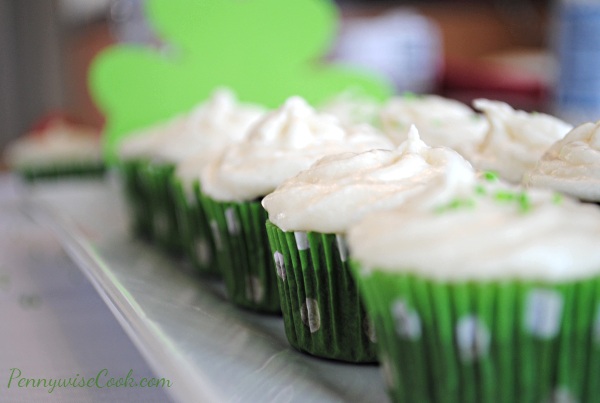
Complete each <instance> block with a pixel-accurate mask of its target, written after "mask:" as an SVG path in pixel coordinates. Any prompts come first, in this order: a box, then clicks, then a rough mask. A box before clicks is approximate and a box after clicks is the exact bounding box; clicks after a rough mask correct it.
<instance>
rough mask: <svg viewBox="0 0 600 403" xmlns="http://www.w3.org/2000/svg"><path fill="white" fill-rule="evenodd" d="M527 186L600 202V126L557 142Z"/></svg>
mask: <svg viewBox="0 0 600 403" xmlns="http://www.w3.org/2000/svg"><path fill="white" fill-rule="evenodd" d="M524 183H525V184H526V185H531V186H540V187H547V188H550V189H554V190H557V191H560V192H564V193H566V194H569V195H571V196H574V197H577V198H579V199H582V200H589V201H595V202H598V201H600V122H596V123H584V124H582V125H580V126H577V127H576V128H575V129H573V130H572V131H570V132H569V133H568V134H567V135H566V136H565V138H564V139H562V140H560V141H558V142H556V143H555V144H554V145H553V146H552V147H550V149H549V150H548V151H547V152H546V153H545V154H544V156H543V157H542V159H541V160H540V161H538V163H537V165H536V166H535V168H534V169H533V170H532V171H531V172H529V173H527V174H526V175H525V177H524Z"/></svg>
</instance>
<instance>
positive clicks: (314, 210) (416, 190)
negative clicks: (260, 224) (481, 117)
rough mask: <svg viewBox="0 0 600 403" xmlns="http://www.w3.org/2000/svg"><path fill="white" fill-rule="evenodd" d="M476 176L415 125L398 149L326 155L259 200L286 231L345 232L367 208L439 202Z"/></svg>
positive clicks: (448, 197)
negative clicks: (427, 141)
mask: <svg viewBox="0 0 600 403" xmlns="http://www.w3.org/2000/svg"><path fill="white" fill-rule="evenodd" d="M475 180H476V174H475V171H474V170H473V168H472V167H471V165H470V164H469V163H468V162H467V161H466V160H465V159H464V158H463V157H461V156H460V155H459V154H458V153H456V152H455V151H454V150H452V149H450V148H445V147H437V148H432V147H429V146H427V145H426V144H425V143H424V142H423V141H421V139H420V138H419V134H418V132H417V129H416V128H415V127H414V126H413V127H412V128H411V129H410V132H409V134H408V139H407V140H406V141H405V142H404V143H402V144H401V145H400V146H399V147H398V148H397V149H396V150H371V151H366V152H363V153H359V154H356V153H343V154H336V155H332V156H328V157H324V158H323V159H321V160H319V161H318V162H317V163H315V164H314V165H312V166H311V167H310V168H309V169H307V170H305V171H302V172H301V173H299V174H298V175H296V176H294V177H293V178H290V179H288V180H287V181H285V182H284V183H282V184H281V185H280V186H279V187H278V188H277V189H276V190H275V191H274V192H273V193H271V194H269V195H268V196H266V197H265V198H264V199H263V201H262V203H263V206H264V207H265V209H266V210H267V212H268V213H269V220H270V221H271V222H273V223H274V224H275V225H277V226H278V227H279V228H281V229H282V230H284V231H292V230H293V231H316V232H322V233H344V232H346V230H347V228H348V227H349V226H350V225H352V223H354V222H356V221H358V220H359V219H360V218H362V217H363V216H364V215H365V214H367V213H369V212H373V211H377V210H382V209H390V208H394V207H398V206H402V205H408V206H410V207H407V208H427V207H431V206H433V205H437V204H441V203H444V202H445V201H449V200H450V199H451V198H453V197H456V195H457V193H460V192H461V191H466V190H467V189H468V190H471V189H472V187H473V184H474V183H475Z"/></svg>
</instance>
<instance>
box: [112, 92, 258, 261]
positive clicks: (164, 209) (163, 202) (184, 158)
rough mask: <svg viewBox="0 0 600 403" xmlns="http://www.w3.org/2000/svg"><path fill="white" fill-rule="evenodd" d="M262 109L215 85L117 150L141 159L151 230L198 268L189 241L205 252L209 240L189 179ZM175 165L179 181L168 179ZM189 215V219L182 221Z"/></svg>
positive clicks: (241, 133) (238, 135)
mask: <svg viewBox="0 0 600 403" xmlns="http://www.w3.org/2000/svg"><path fill="white" fill-rule="evenodd" d="M262 113H263V110H262V109H261V108H258V107H256V106H253V105H243V104H238V103H237V101H236V99H235V95H234V94H233V93H232V92H231V91H229V90H225V89H219V90H217V91H215V93H214V94H213V95H212V97H211V98H210V99H209V100H208V101H206V102H205V103H203V104H201V105H199V106H197V107H196V108H195V109H194V110H192V111H191V112H190V113H188V114H185V115H181V116H178V117H176V118H174V119H172V120H171V121H169V122H167V123H165V124H162V125H160V126H158V127H157V128H152V129H151V131H150V134H149V135H147V134H146V135H145V136H141V137H140V136H136V137H134V138H133V139H132V140H130V141H129V142H125V143H124V144H123V148H122V153H121V154H122V155H123V154H124V155H125V159H126V160H132V158H130V157H129V156H130V155H131V151H130V150H131V149H133V150H134V151H135V155H137V156H139V155H141V156H142V160H144V161H145V163H143V164H142V168H141V170H139V172H140V173H141V176H142V178H141V183H142V187H144V188H145V193H146V194H147V195H148V196H149V200H150V202H151V205H152V208H151V213H152V214H151V217H152V222H153V230H152V233H153V236H154V237H155V238H156V239H157V240H158V242H159V243H160V244H161V245H163V246H164V247H165V249H166V250H168V251H171V252H180V251H181V250H183V249H186V248H187V251H188V252H189V253H190V256H191V257H192V258H193V261H194V262H196V263H198V264H202V268H206V267H208V266H209V264H210V261H209V259H200V260H198V259H196V258H197V257H199V255H198V254H197V251H198V250H200V249H198V248H196V247H195V245H198V244H204V245H205V247H204V248H203V249H201V250H202V251H203V253H202V256H203V257H205V258H206V257H207V256H210V250H211V246H210V241H209V240H208V238H207V237H206V234H204V231H203V230H202V229H201V228H200V227H201V226H202V224H200V223H201V222H204V221H205V220H204V219H203V218H202V216H201V212H199V211H198V210H199V207H198V206H199V204H198V202H197V201H196V198H195V196H194V190H193V186H195V185H194V183H193V182H194V181H197V179H198V177H199V173H200V170H201V169H202V167H203V166H204V164H205V163H206V161H207V160H208V159H210V158H212V157H214V156H216V155H217V154H218V153H219V152H220V151H222V149H223V148H224V147H226V146H227V145H230V144H233V143H235V142H237V141H239V140H240V139H241V138H243V136H244V134H245V133H246V131H247V129H248V127H249V126H251V125H252V124H253V123H254V122H256V121H257V120H258V119H259V118H260V117H261V115H262ZM144 137H145V138H144ZM133 160H135V158H134V159H133ZM176 170H177V171H178V176H177V177H181V180H182V181H183V183H179V182H178V181H177V180H174V174H175V171H176ZM184 191H185V193H184ZM178 211H179V212H178ZM189 220H193V221H192V222H191V223H190V225H187V224H188V222H189ZM196 224H198V225H196ZM201 232H202V235H200V233H201Z"/></svg>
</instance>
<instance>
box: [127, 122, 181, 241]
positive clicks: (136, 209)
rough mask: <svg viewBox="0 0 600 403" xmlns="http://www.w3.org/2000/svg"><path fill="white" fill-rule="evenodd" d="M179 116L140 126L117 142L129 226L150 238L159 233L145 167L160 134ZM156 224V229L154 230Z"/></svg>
mask: <svg viewBox="0 0 600 403" xmlns="http://www.w3.org/2000/svg"><path fill="white" fill-rule="evenodd" d="M180 121H181V119H174V120H171V121H168V122H164V123H161V124H159V125H155V126H152V127H150V128H147V129H144V130H140V131H138V132H136V133H133V134H131V135H130V136H129V137H127V138H125V139H124V140H122V141H121V143H120V144H119V149H118V156H119V162H118V166H119V170H120V172H121V177H122V180H123V188H124V192H125V196H126V201H127V205H128V207H129V216H130V218H131V220H130V221H131V228H132V230H133V233H134V234H135V235H137V236H140V237H143V238H147V239H152V238H153V237H154V234H158V233H159V229H158V228H160V227H165V225H166V224H164V223H162V224H161V223H159V222H158V221H159V220H158V219H155V217H158V215H157V214H154V210H153V203H152V196H153V194H154V186H153V183H152V181H151V180H149V178H147V175H145V173H146V170H147V169H146V168H147V166H148V164H149V163H150V161H151V157H150V154H151V152H152V150H153V149H154V148H155V147H156V146H155V144H158V143H160V141H161V139H162V138H163V137H166V136H168V133H170V132H171V130H175V129H176V128H178V127H180ZM155 228H156V230H155Z"/></svg>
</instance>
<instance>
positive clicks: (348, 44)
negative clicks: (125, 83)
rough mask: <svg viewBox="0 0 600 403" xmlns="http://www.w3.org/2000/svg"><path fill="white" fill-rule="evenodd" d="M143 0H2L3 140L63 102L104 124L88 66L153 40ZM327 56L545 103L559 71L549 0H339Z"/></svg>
mask: <svg viewBox="0 0 600 403" xmlns="http://www.w3.org/2000/svg"><path fill="white" fill-rule="evenodd" d="M142 4H143V0H0V122H2V130H0V149H2V148H3V147H4V146H5V145H6V143H7V142H8V141H9V140H10V139H12V138H15V137H16V136H18V135H20V134H23V133H25V132H26V131H27V129H28V128H29V127H30V126H31V125H32V124H33V123H34V122H35V121H36V120H37V119H38V118H39V117H40V116H42V115H44V114H47V113H48V112H51V111H54V110H62V111H65V112H67V113H69V114H70V115H72V116H74V117H75V118H76V119H77V120H79V121H81V122H84V123H89V124H91V125H94V126H97V127H101V126H102V124H103V118H102V115H101V114H100V112H99V111H98V110H97V109H96V108H95V107H94V104H93V102H92V101H91V99H90V97H89V94H88V91H87V86H86V75H87V69H88V67H89V64H90V61H91V60H92V59H93V57H94V55H96V54H97V53H98V52H99V51H100V50H101V49H103V48H104V47H106V46H109V45H110V44H113V43H116V42H133V43H141V44H144V43H153V42H157V41H159V38H157V37H156V35H155V34H154V32H152V29H151V28H150V27H149V26H148V25H147V24H146V22H145V21H144V17H143V13H142V11H141V10H142ZM337 4H338V5H339V7H340V10H341V16H342V21H341V24H340V29H339V32H338V35H337V36H336V38H335V45H334V46H333V48H332V49H331V52H330V54H329V55H327V58H328V59H330V60H336V61H341V62H345V63H350V64H356V65H361V66H366V67H368V68H370V69H373V70H374V71H378V72H380V73H381V74H384V75H386V76H387V77H388V78H389V79H390V80H391V81H392V82H393V84H394V86H395V90H396V91H397V92H402V91H407V90H409V91H414V92H422V93H424V92H428V93H429V92H431V93H439V94H442V95H445V96H448V97H451V98H456V99H459V100H461V101H464V102H467V103H469V102H470V101H471V100H472V99H473V98H475V97H479V96H486V97H489V98H495V99H501V100H505V101H508V102H509V103H511V104H512V105H513V106H515V107H518V108H522V109H525V110H530V111H531V110H538V111H547V110H549V109H551V93H552V88H553V86H554V83H555V80H556V78H557V70H556V63H555V58H554V57H553V53H552V51H551V50H552V46H553V41H554V37H553V32H554V31H553V29H552V26H553V18H552V16H553V15H554V13H553V7H554V5H553V4H551V2H550V1H549V0H438V1H434V0H421V1H401V0H397V1H372V0H370V1H357V0H354V1H351V0H338V1H337Z"/></svg>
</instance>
